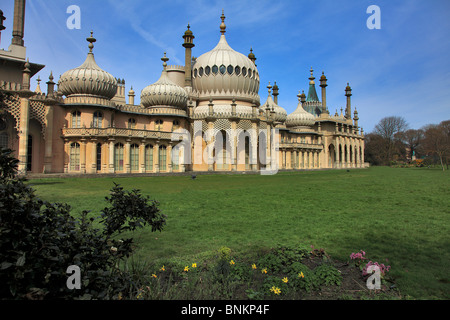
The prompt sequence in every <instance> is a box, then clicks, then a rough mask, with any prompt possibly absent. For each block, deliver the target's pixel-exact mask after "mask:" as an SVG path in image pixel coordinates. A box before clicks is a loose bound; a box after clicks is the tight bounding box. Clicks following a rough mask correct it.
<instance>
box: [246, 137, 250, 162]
mask: <svg viewBox="0 0 450 320" xmlns="http://www.w3.org/2000/svg"><path fill="white" fill-rule="evenodd" d="M249 169H250V137H245V170H249Z"/></svg>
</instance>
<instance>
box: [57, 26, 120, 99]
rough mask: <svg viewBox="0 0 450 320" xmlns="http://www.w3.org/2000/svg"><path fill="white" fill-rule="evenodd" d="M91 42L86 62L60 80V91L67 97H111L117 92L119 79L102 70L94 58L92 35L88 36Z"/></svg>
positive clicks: (66, 73)
mask: <svg viewBox="0 0 450 320" xmlns="http://www.w3.org/2000/svg"><path fill="white" fill-rule="evenodd" d="M86 40H87V41H88V42H89V53H88V55H87V58H86V60H85V61H84V63H83V64H82V65H81V66H79V67H78V68H75V69H71V70H68V71H66V72H64V73H63V74H62V76H61V78H60V79H59V81H58V91H60V92H61V93H62V94H63V95H65V96H66V97H69V96H77V95H90V96H97V97H101V98H106V99H111V98H113V97H114V96H115V95H116V93H117V80H116V78H115V77H114V76H113V75H111V74H110V73H108V72H106V71H104V70H102V69H101V68H100V67H99V66H98V65H97V63H96V62H95V59H94V53H93V52H92V48H94V44H93V43H94V42H95V41H96V39H95V38H94V37H93V36H92V31H91V36H90V37H89V38H86Z"/></svg>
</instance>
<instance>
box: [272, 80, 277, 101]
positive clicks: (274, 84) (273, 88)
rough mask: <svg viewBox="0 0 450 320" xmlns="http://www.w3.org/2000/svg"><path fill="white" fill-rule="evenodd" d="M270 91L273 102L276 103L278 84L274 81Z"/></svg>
mask: <svg viewBox="0 0 450 320" xmlns="http://www.w3.org/2000/svg"><path fill="white" fill-rule="evenodd" d="M272 92H273V93H272V94H273V102H275V104H278V86H277V82H276V81H275V82H274V83H273V87H272Z"/></svg>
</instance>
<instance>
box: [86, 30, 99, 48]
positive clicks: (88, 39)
mask: <svg viewBox="0 0 450 320" xmlns="http://www.w3.org/2000/svg"><path fill="white" fill-rule="evenodd" d="M93 34H94V31H92V30H91V36H90V37H88V38H86V41H87V42H89V46H88V47H89V53H92V49H93V48H94V42H95V41H97V39H95V38H94V37H93Z"/></svg>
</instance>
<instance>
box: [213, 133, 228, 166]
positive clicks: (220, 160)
mask: <svg viewBox="0 0 450 320" xmlns="http://www.w3.org/2000/svg"><path fill="white" fill-rule="evenodd" d="M220 134H221V135H222V137H220V135H219V133H218V134H217V136H216V139H222V150H218V157H217V158H216V161H217V169H219V170H225V169H228V161H227V133H226V132H225V131H223V130H222V131H220ZM215 149H216V148H215Z"/></svg>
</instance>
